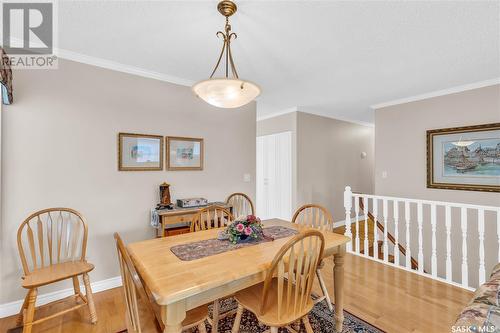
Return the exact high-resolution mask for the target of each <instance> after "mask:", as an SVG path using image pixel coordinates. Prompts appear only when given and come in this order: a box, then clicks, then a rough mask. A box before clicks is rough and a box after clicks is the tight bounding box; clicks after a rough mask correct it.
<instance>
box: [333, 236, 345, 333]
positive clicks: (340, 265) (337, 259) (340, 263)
mask: <svg viewBox="0 0 500 333" xmlns="http://www.w3.org/2000/svg"><path fill="white" fill-rule="evenodd" d="M344 256H345V244H344V245H341V246H339V250H338V253H337V254H335V255H334V257H333V263H334V266H333V287H334V291H333V292H334V295H335V318H334V319H335V330H336V331H337V332H342V325H343V323H344Z"/></svg>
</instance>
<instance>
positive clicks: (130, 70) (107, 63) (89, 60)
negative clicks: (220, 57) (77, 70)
mask: <svg viewBox="0 0 500 333" xmlns="http://www.w3.org/2000/svg"><path fill="white" fill-rule="evenodd" d="M54 54H56V56H57V57H59V58H62V59H66V60H71V61H76V62H80V63H83V64H87V65H92V66H96V67H101V68H105V69H110V70H114V71H118V72H122V73H127V74H132V75H137V76H142V77H146V78H150V79H154V80H159V81H164V82H169V83H173V84H178V85H181V86H187V87H190V86H192V85H193V84H194V81H192V80H188V79H184V78H180V77H177V76H172V75H167V74H163V73H159V72H155V71H149V70H145V69H142V68H139V67H134V66H129V65H125V64H122V63H119V62H116V61H111V60H106V59H102V58H98V57H92V56H88V55H85V54H81V53H78V52H73V51H68V50H64V49H57V50H55V52H54Z"/></svg>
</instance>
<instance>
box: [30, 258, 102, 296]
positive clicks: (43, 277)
mask: <svg viewBox="0 0 500 333" xmlns="http://www.w3.org/2000/svg"><path fill="white" fill-rule="evenodd" d="M93 269H94V265H92V264H90V263H88V262H86V261H67V262H63V263H59V264H53V265H51V266H47V267H43V268H39V269H35V270H33V271H31V272H30V274H28V275H25V276H23V283H22V286H23V287H24V288H27V289H31V288H36V287H40V286H44V285H46V284H49V283H53V282H57V281H61V280H66V279H69V278H71V277H73V276H77V275H81V274H83V273H88V272H90V271H91V270H93Z"/></svg>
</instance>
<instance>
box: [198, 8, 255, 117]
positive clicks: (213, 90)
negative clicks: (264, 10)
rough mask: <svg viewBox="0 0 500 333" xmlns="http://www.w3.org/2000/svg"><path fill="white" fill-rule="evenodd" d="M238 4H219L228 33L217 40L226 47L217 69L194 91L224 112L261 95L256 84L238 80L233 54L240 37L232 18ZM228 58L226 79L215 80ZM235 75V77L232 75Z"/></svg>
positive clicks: (225, 32) (225, 31) (225, 29)
mask: <svg viewBox="0 0 500 333" xmlns="http://www.w3.org/2000/svg"><path fill="white" fill-rule="evenodd" d="M236 9H237V7H236V4H235V3H234V2H232V1H228V0H224V1H221V2H219V4H218V5H217V10H218V11H219V13H221V14H222V15H224V16H225V17H226V25H225V27H224V32H222V31H218V32H217V34H216V35H217V37H222V38H223V42H224V44H223V45H222V50H221V52H220V55H219V59H218V60H217V63H216V64H215V68H214V70H213V71H212V74H211V75H210V78H209V79H208V80H203V81H200V82H197V83H196V84H195V85H194V86H193V87H192V89H193V92H194V93H195V94H196V95H197V96H198V97H200V98H201V99H203V100H204V101H205V102H207V103H208V104H211V105H213V106H217V107H220V108H237V107H240V106H243V105H245V104H248V103H250V102H251V101H253V100H254V99H255V98H256V97H257V96H259V94H260V88H259V86H257V85H256V84H255V83H252V82H250V81H246V80H242V79H240V78H239V77H238V72H237V71H236V66H235V65H234V61H233V56H232V54H231V40H233V39H236V37H237V36H236V34H235V33H234V32H231V25H230V24H229V16H231V15H233V14H234V13H236ZM223 58H224V60H225V61H224V62H225V71H224V73H225V76H224V77H214V75H215V73H216V72H217V69H218V68H219V65H221V62H222V60H223ZM230 72H231V75H230Z"/></svg>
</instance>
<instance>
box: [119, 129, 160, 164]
mask: <svg viewBox="0 0 500 333" xmlns="http://www.w3.org/2000/svg"><path fill="white" fill-rule="evenodd" d="M118 170H119V171H161V170H163V136H161V135H149V134H134V133H118Z"/></svg>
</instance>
